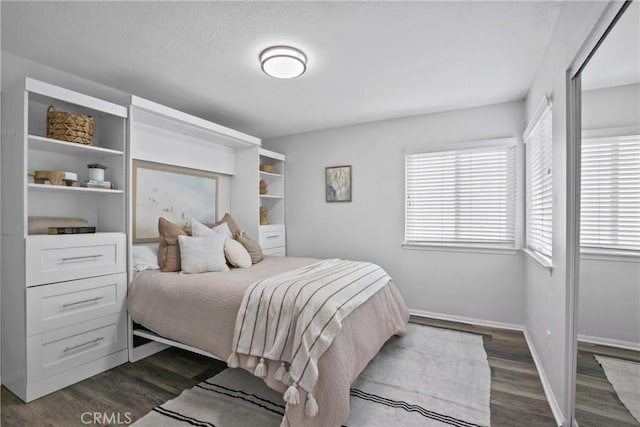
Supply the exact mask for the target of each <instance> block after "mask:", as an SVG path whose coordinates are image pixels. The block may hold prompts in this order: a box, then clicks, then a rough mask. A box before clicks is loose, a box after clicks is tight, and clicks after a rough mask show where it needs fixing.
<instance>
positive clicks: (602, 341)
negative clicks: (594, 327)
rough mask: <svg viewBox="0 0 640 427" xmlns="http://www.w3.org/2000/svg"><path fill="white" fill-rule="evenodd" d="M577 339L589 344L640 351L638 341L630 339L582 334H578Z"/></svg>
mask: <svg viewBox="0 0 640 427" xmlns="http://www.w3.org/2000/svg"><path fill="white" fill-rule="evenodd" d="M578 341H582V342H588V343H590V344H597V345H606V346H608V347H616V348H621V349H624V350H633V351H640V343H637V342H631V341H622V340H613V339H610V338H602V337H594V336H591V335H582V334H578Z"/></svg>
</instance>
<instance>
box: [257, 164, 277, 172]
mask: <svg viewBox="0 0 640 427" xmlns="http://www.w3.org/2000/svg"><path fill="white" fill-rule="evenodd" d="M260 170H261V171H262V172H267V173H276V167H275V166H272V165H260Z"/></svg>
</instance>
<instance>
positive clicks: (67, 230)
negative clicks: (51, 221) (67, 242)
mask: <svg viewBox="0 0 640 427" xmlns="http://www.w3.org/2000/svg"><path fill="white" fill-rule="evenodd" d="M48 232H49V234H85V233H95V232H96V228H95V227H49V231H48Z"/></svg>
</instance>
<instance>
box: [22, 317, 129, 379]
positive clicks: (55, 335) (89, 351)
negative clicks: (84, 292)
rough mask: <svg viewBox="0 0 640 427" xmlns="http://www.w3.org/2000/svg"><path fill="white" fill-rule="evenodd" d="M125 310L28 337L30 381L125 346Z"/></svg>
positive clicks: (28, 375) (103, 355) (28, 376)
mask: <svg viewBox="0 0 640 427" xmlns="http://www.w3.org/2000/svg"><path fill="white" fill-rule="evenodd" d="M125 331H126V315H125V313H121V314H115V315H110V316H105V317H101V318H99V319H93V320H90V321H88V322H85V323H83V324H78V325H73V326H69V327H67V328H62V329H56V330H53V331H50V332H45V333H43V334H38V335H34V336H31V337H29V338H27V354H28V355H29V360H28V363H27V381H28V382H29V381H34V382H35V381H42V380H43V379H45V378H47V377H50V376H53V375H56V374H59V373H61V372H64V371H68V370H71V369H73V368H76V367H78V366H80V365H82V364H85V363H88V362H91V361H93V360H96V359H99V358H102V357H105V356H107V355H109V354H111V353H114V352H116V351H119V350H122V349H124V348H126V333H125Z"/></svg>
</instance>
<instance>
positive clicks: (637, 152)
mask: <svg viewBox="0 0 640 427" xmlns="http://www.w3.org/2000/svg"><path fill="white" fill-rule="evenodd" d="M580 199H581V203H580V245H581V246H582V247H587V248H598V249H614V250H629V251H640V135H633V136H624V137H608V138H598V139H585V140H583V141H582V171H581V195H580Z"/></svg>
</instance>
